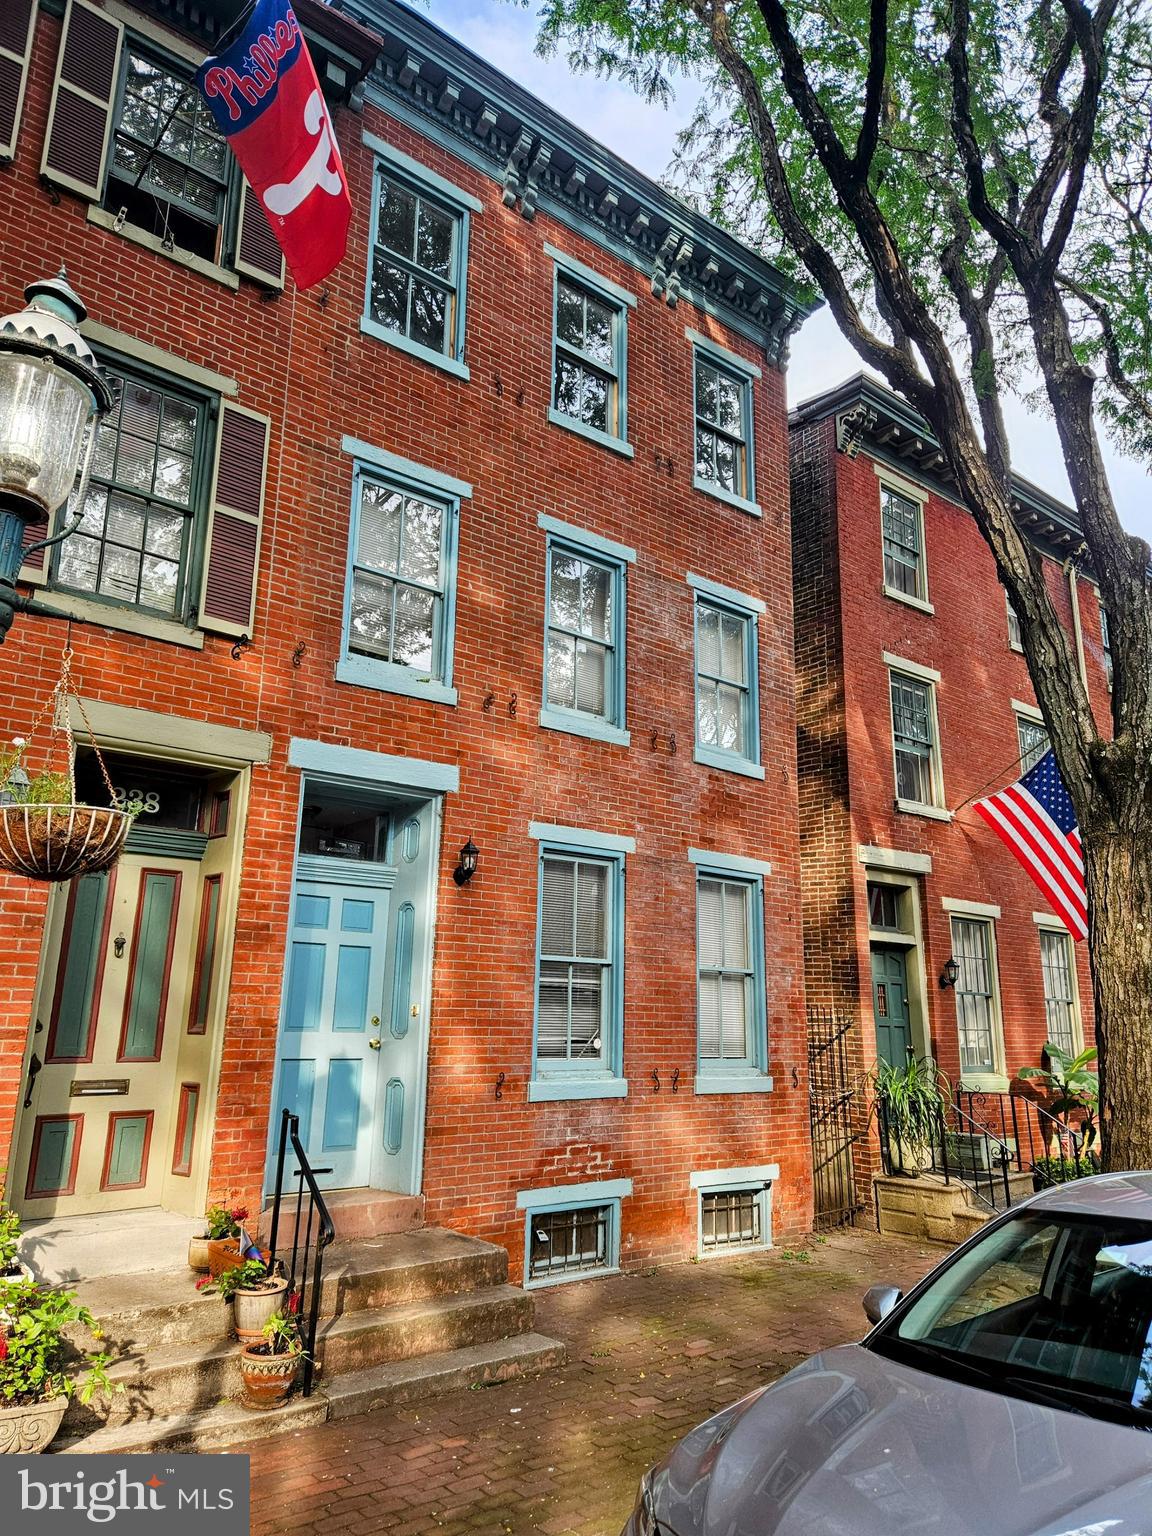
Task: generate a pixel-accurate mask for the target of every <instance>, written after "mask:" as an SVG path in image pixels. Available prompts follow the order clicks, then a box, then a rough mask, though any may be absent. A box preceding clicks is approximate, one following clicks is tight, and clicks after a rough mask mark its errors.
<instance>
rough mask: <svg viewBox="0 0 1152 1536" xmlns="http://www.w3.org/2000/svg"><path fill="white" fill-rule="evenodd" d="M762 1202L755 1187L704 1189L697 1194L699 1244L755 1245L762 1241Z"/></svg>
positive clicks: (716, 1247)
mask: <svg viewBox="0 0 1152 1536" xmlns="http://www.w3.org/2000/svg"><path fill="white" fill-rule="evenodd" d="M762 1210H763V1201H762V1199H761V1192H760V1190H758V1189H706V1190H702V1191H701V1194H700V1246H701V1247H702V1248H703V1249H704V1251H705V1252H706V1253H713V1252H716V1251H717V1250H719V1249H723V1248H755V1247H758V1246H759V1245H761V1244H762V1243H763V1241H764V1237H763V1223H762Z"/></svg>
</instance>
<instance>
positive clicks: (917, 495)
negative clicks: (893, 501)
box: [872, 459, 929, 506]
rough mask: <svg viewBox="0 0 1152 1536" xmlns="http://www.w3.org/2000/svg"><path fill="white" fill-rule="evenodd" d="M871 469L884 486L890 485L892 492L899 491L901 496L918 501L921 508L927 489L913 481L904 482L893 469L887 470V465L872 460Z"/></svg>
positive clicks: (925, 499) (901, 476) (926, 495)
mask: <svg viewBox="0 0 1152 1536" xmlns="http://www.w3.org/2000/svg"><path fill="white" fill-rule="evenodd" d="M872 468H873V470H874V471H875V474H876V478H877V479H878V480H880V481H882V482H883V483H884V484H886V485H890V486H891V487H892V489H893V490H894V491H899V492H900V494H901V496H907V497H908V498H909V499H910V500H912V501H918V502H919V503H920V505H921V506H923V505H924V504H925V502H926V501H927V500H928V494H929V492H928V487H927V486H926V485H918V484H917V482H916V481H915V480H906V479H905V478H904V476H903V475H901V474H899V473H898V472H897V471H896V470H894V469H889V468H888V466H887V464H881V463H878V462H877V460H875V459H873V460H872Z"/></svg>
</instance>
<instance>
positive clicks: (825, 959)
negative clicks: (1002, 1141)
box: [791, 376, 1109, 1130]
mask: <svg viewBox="0 0 1152 1536" xmlns="http://www.w3.org/2000/svg"><path fill="white" fill-rule="evenodd" d="M791 443H792V518H793V546H794V573H795V602H796V613H797V635H796V657H797V690H798V693H797V697H798V716H799V722H798V723H799V759H800V803H801V835H802V865H803V870H804V926H805V954H806V984H807V991H808V998H809V1001H810V1003H811V1004H813V1005H814V1006H817V1007H823V1008H825V1009H827V1010H829V1011H830V1012H831V1013H832V1014H834V1015H835V1016H836V1017H840V1018H844V1019H850V1020H852V1021H853V1024H854V1026H855V1028H854V1031H853V1053H852V1054H853V1058H854V1065H855V1070H856V1071H857V1072H858V1073H862V1072H863V1071H864V1070H865V1069H867V1068H869V1067H871V1066H872V1065H873V1064H874V1063H875V1061H876V1060H877V1059H878V1058H881V1059H887V1060H890V1061H893V1062H898V1061H902V1060H903V1059H904V1057H905V1054H906V1052H907V1051H908V1050H909V1049H911V1050H912V1051H913V1052H915V1053H916V1054H917V1055H918V1056H923V1055H929V1054H930V1055H932V1056H934V1057H935V1059H936V1060H937V1062H938V1063H939V1065H940V1067H941V1068H942V1069H943V1071H944V1072H945V1073H946V1074H947V1076H948V1078H949V1080H950V1082H951V1083H952V1084H953V1085H954V1086H955V1087H963V1088H965V1089H971V1090H973V1091H976V1092H981V1093H985V1094H1003V1093H1007V1092H1008V1089H1009V1086H1010V1084H1011V1081H1012V1080H1013V1078H1014V1077H1015V1075H1016V1073H1017V1072H1018V1071H1019V1069H1020V1068H1021V1067H1024V1066H1030V1065H1037V1064H1038V1063H1039V1059H1040V1053H1041V1049H1042V1047H1043V1045H1044V1043H1045V1041H1046V1040H1054V1041H1056V1042H1057V1043H1058V1044H1063V1045H1065V1046H1067V1047H1069V1048H1073V1049H1079V1048H1080V1047H1081V1045H1082V1043H1083V1042H1084V1041H1085V1039H1087V1040H1089V1041H1090V1040H1091V1034H1092V993H1091V982H1090V977H1089V973H1088V962H1087V955H1086V953H1085V951H1084V948H1083V946H1081V945H1074V944H1073V943H1072V940H1071V937H1070V935H1069V934H1068V933H1067V931H1066V929H1065V927H1064V924H1063V923H1062V921H1061V919H1060V918H1059V917H1057V916H1056V915H1055V914H1054V913H1053V912H1052V911H1051V910H1050V909H1049V908H1048V907H1047V905H1046V903H1045V901H1044V900H1043V899H1042V898H1041V895H1040V893H1039V891H1038V890H1037V888H1036V887H1035V885H1034V884H1033V883H1032V881H1031V880H1030V879H1029V878H1028V876H1027V875H1026V874H1025V872H1024V871H1023V869H1022V868H1021V866H1020V865H1019V864H1018V863H1017V861H1016V860H1015V858H1014V857H1013V856H1012V854H1011V853H1010V852H1009V851H1008V849H1007V848H1006V847H1005V846H1004V845H1003V844H1002V843H1001V842H1000V840H999V839H998V838H997V837H996V835H995V834H994V833H993V832H992V831H991V829H990V828H989V827H988V826H987V825H986V824H985V823H984V821H983V820H982V819H981V818H980V817H978V816H977V815H976V814H975V813H974V812H973V810H972V801H973V800H974V799H976V798H978V797H979V795H980V794H981V793H988V792H991V791H992V790H994V789H1000V788H1003V787H1004V786H1005V785H1007V784H1009V783H1011V782H1012V781H1013V780H1014V779H1016V778H1018V777H1019V776H1020V773H1021V772H1022V771H1023V767H1022V764H1023V765H1024V766H1031V762H1032V761H1033V760H1034V759H1035V757H1036V756H1038V755H1042V753H1043V751H1044V750H1045V746H1046V742H1047V736H1046V733H1045V728H1044V724H1043V720H1042V718H1041V715H1040V712H1039V710H1038V708H1037V705H1036V696H1035V693H1034V691H1033V688H1032V684H1031V681H1030V679H1029V675H1028V669H1027V666H1026V665H1025V662H1024V656H1023V653H1022V651H1021V649H1020V644H1019V634H1018V631H1017V629H1016V627H1015V621H1014V616H1013V615H1012V613H1011V610H1010V607H1009V605H1008V603H1007V595H1006V593H1005V591H1004V589H1003V587H1002V586H1001V585H1000V583H999V580H998V578H997V575H996V570H995V566H994V562H993V559H992V555H991V553H990V551H989V550H988V548H987V546H986V544H985V543H984V541H983V539H982V538H981V536H980V533H979V532H978V530H977V528H976V524H975V523H974V521H973V520H972V518H971V516H970V515H969V514H968V513H967V512H966V511H965V509H964V508H963V506H961V505H960V503H959V502H958V500H957V494H956V488H955V484H954V482H952V481H951V480H950V479H949V477H948V474H947V466H946V464H945V461H944V456H943V454H942V453H941V452H940V449H939V445H938V444H937V443H936V442H935V441H934V439H933V437H932V435H931V433H930V432H929V431H928V430H927V427H926V425H925V423H924V422H923V421H922V420H920V419H918V418H917V417H916V416H915V415H914V414H913V413H911V412H910V411H909V409H908V407H907V406H906V405H904V404H903V403H902V402H901V401H900V399H899V398H898V397H897V396H895V395H893V394H891V393H890V392H889V391H888V390H886V389H884V388H883V387H881V386H879V385H877V384H876V383H874V382H873V381H872V380H870V379H867V378H865V377H863V376H858V377H856V378H854V379H851V380H849V381H848V382H846V383H845V384H843V385H842V386H840V387H839V388H837V389H835V390H832V391H830V392H829V393H827V394H825V395H821V396H819V397H817V398H815V399H813V400H810V401H808V402H806V403H805V404H803V405H801V406H800V407H799V408H798V409H797V410H796V411H795V412H794V413H793V415H792V419H791ZM1017 508H1018V513H1019V517H1020V520H1021V524H1022V526H1023V527H1024V528H1025V529H1026V530H1027V531H1028V532H1029V534H1030V535H1031V536H1032V537H1033V538H1034V539H1035V541H1036V544H1037V546H1038V548H1039V549H1040V550H1041V551H1042V552H1043V554H1044V556H1045V571H1046V575H1047V580H1048V584H1049V587H1050V589H1051V592H1052V596H1053V599H1054V601H1055V602H1056V605H1057V607H1058V610H1059V611H1060V613H1061V614H1062V615H1063V617H1064V618H1065V620H1066V623H1067V627H1068V632H1069V634H1070V635H1072V636H1073V637H1074V641H1075V645H1074V650H1075V654H1076V656H1077V658H1078V661H1079V664H1080V666H1081V668H1082V670H1083V674H1084V679H1085V683H1086V686H1087V687H1088V690H1089V693H1090V696H1091V698H1092V700H1093V703H1094V706H1095V708H1096V710H1097V713H1098V716H1099V718H1100V719H1102V720H1105V719H1107V718H1108V714H1109V700H1108V686H1109V685H1108V656H1107V649H1106V647H1107V631H1106V627H1105V626H1104V621H1103V610H1102V609H1101V608H1100V604H1099V597H1098V593H1097V591H1096V588H1095V587H1094V586H1093V584H1092V582H1091V580H1090V579H1089V577H1088V576H1087V575H1086V574H1085V573H1084V571H1083V569H1082V564H1081V559H1080V548H1081V535H1080V531H1079V529H1078V527H1077V525H1076V519H1075V514H1074V513H1073V512H1072V510H1071V509H1070V508H1068V507H1066V506H1064V505H1062V504H1061V503H1059V502H1057V501H1056V500H1054V499H1053V498H1052V497H1050V496H1048V495H1046V494H1045V493H1044V492H1043V491H1040V490H1039V489H1038V488H1037V487H1035V486H1032V485H1029V484H1028V483H1026V482H1024V481H1020V482H1018V485H1017ZM949 958H953V959H955V960H956V962H957V965H958V979H957V981H956V983H955V985H954V986H953V985H948V984H947V982H948V978H947V977H946V976H944V974H943V973H944V966H945V962H946V961H947V960H948V959H949ZM995 1128H996V1129H997V1130H999V1124H998V1123H997V1125H996V1127H995Z"/></svg>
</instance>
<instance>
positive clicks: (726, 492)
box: [688, 331, 760, 513]
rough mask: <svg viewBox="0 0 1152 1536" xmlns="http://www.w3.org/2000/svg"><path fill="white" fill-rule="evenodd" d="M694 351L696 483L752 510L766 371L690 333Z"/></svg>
mask: <svg viewBox="0 0 1152 1536" xmlns="http://www.w3.org/2000/svg"><path fill="white" fill-rule="evenodd" d="M688 336H689V338H690V339H691V340H693V342H694V347H693V394H694V397H695V447H694V464H695V468H694V473H693V480H692V483H693V485H694V486H695V487H696V489H697V490H698V491H707V492H708V493H709V494H710V495H712V496H718V497H719V498H720V499H721V500H722V501H727V502H730V503H732V504H733V505H735V506H739V507H742V508H743V509H744V510H745V511H746V512H756V513H758V512H759V510H760V509H759V507H758V506H757V505H756V502H755V495H756V491H755V470H754V452H753V441H752V391H753V381H754V380H755V379H756V378H758V377H759V376H760V370H759V369H758V368H756V367H755V366H754V365H753V364H751V363H746V362H745V361H744V360H743V359H742V358H740V357H738V356H737V355H736V354H735V353H730V352H728V351H726V350H725V349H723V348H721V347H718V346H716V345H715V344H714V343H712V342H710V341H709V340H708V338H706V337H703V336H698V335H697V333H696V332H695V331H689V332H688Z"/></svg>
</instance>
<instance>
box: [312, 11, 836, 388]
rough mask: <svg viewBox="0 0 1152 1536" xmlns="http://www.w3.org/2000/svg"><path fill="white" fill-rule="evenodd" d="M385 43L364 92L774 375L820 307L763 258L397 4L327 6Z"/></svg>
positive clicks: (513, 204) (509, 202) (517, 203)
mask: <svg viewBox="0 0 1152 1536" xmlns="http://www.w3.org/2000/svg"><path fill="white" fill-rule="evenodd" d="M333 9H335V10H336V11H337V12H338V13H339V14H341V15H343V16H347V17H351V18H354V19H355V20H356V21H357V22H360V23H361V24H362V25H363V26H364V27H366V28H367V29H369V30H370V31H372V32H375V33H379V34H380V35H381V36H382V37H383V46H382V48H381V51H380V55H379V57H378V59H377V61H376V64H375V67H374V68H373V70H372V72H371V74H370V76H369V78H368V83H367V97H368V99H369V100H371V101H372V102H373V104H374V105H376V106H378V107H379V108H381V109H382V110H383V111H384V112H387V113H389V114H390V115H392V116H394V117H396V118H397V119H399V120H400V121H402V122H404V123H407V124H408V125H409V126H410V127H412V128H414V129H416V131H417V132H419V133H422V134H424V135H425V136H426V137H429V138H431V139H433V140H434V141H435V142H437V143H438V144H440V145H441V146H442V147H444V148H446V149H448V150H449V151H450V152H451V153H452V154H454V155H456V156H457V157H458V158H460V159H462V160H464V161H465V162H466V163H467V164H469V165H471V166H473V167H474V168H475V169H477V170H479V171H481V172H483V173H484V174H485V175H488V176H490V177H491V178H492V179H493V181H495V182H496V183H497V185H498V186H499V187H500V188H501V196H502V199H503V201H504V203H505V205H506V206H507V207H509V208H516V209H517V210H518V211H519V213H520V214H521V215H522V217H524V218H525V219H532V218H534V217H535V215H536V212H537V209H538V208H546V209H547V211H548V212H549V213H550V214H551V215H552V216H553V217H556V218H558V219H560V220H561V221H562V222H564V223H566V224H567V225H569V227H571V228H574V229H576V230H577V231H579V232H580V233H581V234H583V235H585V236H587V237H588V238H590V239H592V240H594V241H596V242H597V243H598V244H599V245H601V246H603V247H604V248H605V249H607V250H610V251H612V252H613V254H615V255H617V256H619V257H622V258H623V259H624V260H626V261H628V262H629V263H630V264H631V265H632V266H634V267H636V268H637V269H638V270H639V271H641V272H643V273H644V274H645V276H646V277H647V278H648V280H649V282H650V284H651V288H652V292H653V294H654V295H656V297H658V298H662V299H663V300H664V301H665V303H667V304H669V305H675V304H677V303H678V302H679V300H680V299H682V298H683V299H684V300H686V301H687V302H689V303H691V304H693V305H695V306H696V307H697V308H699V309H701V310H704V311H705V312H709V313H714V314H716V315H718V316H719V317H720V318H721V319H722V320H723V321H724V322H725V323H727V324H729V325H731V326H732V328H733V329H735V330H738V331H739V332H741V333H742V334H744V335H746V336H748V337H749V338H751V339H752V340H754V341H755V342H757V343H758V344H759V345H760V346H762V347H763V348H764V351H765V354H766V356H767V359H768V361H769V362H770V363H771V364H772V365H773V366H774V367H778V368H783V367H784V366H785V365H786V363H787V358H788V342H789V339H790V338H791V336H792V335H793V334H794V333H795V331H796V330H797V329H798V328H799V326H800V325H801V324H802V323H803V321H804V320H805V318H806V317H807V316H808V315H809V314H811V313H812V311H813V309H815V308H816V307H817V306H816V305H814V304H812V303H810V302H809V301H808V300H806V299H804V298H803V297H802V296H801V294H800V293H799V291H798V290H797V288H796V287H795V286H794V285H793V283H792V282H791V281H790V280H789V279H788V278H786V277H785V276H784V275H783V274H782V273H781V272H779V271H778V270H777V269H776V268H775V267H773V266H772V265H771V264H770V263H769V262H767V261H765V260H764V259H763V258H762V257H760V256H758V255H757V254H756V253H755V252H754V251H752V250H750V249H749V248H748V247H747V246H744V245H742V244H741V243H740V242H739V241H738V240H736V239H735V238H734V237H733V236H732V235H729V234H728V233H727V232H726V231H725V230H723V229H721V228H720V227H719V226H718V225H716V224H713V223H712V222H710V221H709V220H708V219H705V218H704V217H703V216H702V215H700V214H698V213H696V212H695V210H693V209H691V208H689V207H687V205H686V204H684V203H681V202H680V201H679V200H678V199H677V198H675V197H673V196H672V194H671V193H670V192H668V191H667V190H665V189H664V188H663V187H661V186H659V185H657V183H656V182H654V181H651V180H649V178H648V177H646V176H644V175H643V174H642V173H641V172H640V171H637V170H636V169H635V168H634V167H632V166H630V165H628V164H627V163H626V162H625V161H623V160H621V159H620V158H619V157H617V156H616V155H614V154H612V153H611V152H610V151H609V150H607V149H605V148H604V146H603V145H601V144H598V143H597V142H596V141H595V140H594V139H592V138H590V137H589V136H588V135H586V134H584V133H583V132H582V131H581V130H580V129H579V128H577V127H576V126H575V125H574V124H573V123H571V122H569V121H567V119H565V118H563V117H561V116H560V115H559V114H558V113H557V112H555V111H553V109H552V108H551V107H549V106H547V105H546V104H545V103H544V102H542V101H540V100H538V99H537V98H536V97H534V96H532V95H531V94H530V93H529V92H528V91H526V90H524V89H523V88H522V87H521V86H519V85H517V84H516V83H515V82H514V81H512V80H510V79H508V77H507V76H506V75H503V74H501V73H500V72H499V71H498V70H497V69H496V68H495V67H494V66H493V65H491V64H489V63H488V62H487V61H486V60H484V59H482V58H480V57H479V56H478V55H477V54H475V53H473V52H472V51H471V50H470V49H468V48H466V47H464V45H463V44H462V43H460V42H458V41H457V40H456V39H455V38H453V37H450V36H449V35H448V34H447V33H445V32H443V31H441V29H440V28H439V27H436V26H434V25H433V23H432V22H430V21H429V20H428V19H427V18H426V17H424V16H422V15H420V14H418V13H417V12H415V11H412V10H409V9H408V7H407V6H404V5H400V4H397V3H396V0H333Z"/></svg>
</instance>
